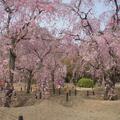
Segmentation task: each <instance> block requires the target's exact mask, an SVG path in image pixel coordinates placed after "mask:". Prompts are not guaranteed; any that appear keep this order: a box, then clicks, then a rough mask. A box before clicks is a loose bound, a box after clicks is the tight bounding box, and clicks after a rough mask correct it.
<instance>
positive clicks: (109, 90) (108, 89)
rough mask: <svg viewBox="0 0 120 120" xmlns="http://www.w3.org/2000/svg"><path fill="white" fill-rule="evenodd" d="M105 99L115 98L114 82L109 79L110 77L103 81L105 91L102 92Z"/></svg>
mask: <svg viewBox="0 0 120 120" xmlns="http://www.w3.org/2000/svg"><path fill="white" fill-rule="evenodd" d="M104 99H105V100H116V99H117V95H116V93H115V82H114V81H111V80H110V79H109V80H107V81H105V93H104Z"/></svg>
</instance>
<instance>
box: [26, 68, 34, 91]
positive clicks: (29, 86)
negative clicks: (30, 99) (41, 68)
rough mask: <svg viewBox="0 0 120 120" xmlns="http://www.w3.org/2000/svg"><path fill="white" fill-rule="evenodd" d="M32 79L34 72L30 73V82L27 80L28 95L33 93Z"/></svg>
mask: <svg viewBox="0 0 120 120" xmlns="http://www.w3.org/2000/svg"><path fill="white" fill-rule="evenodd" d="M32 78H33V74H32V70H31V71H29V77H28V80H27V91H26V92H27V93H30V91H31V84H32Z"/></svg>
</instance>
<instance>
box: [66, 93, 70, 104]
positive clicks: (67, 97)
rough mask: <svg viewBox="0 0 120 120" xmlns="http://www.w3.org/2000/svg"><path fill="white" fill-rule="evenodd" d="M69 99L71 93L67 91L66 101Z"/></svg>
mask: <svg viewBox="0 0 120 120" xmlns="http://www.w3.org/2000/svg"><path fill="white" fill-rule="evenodd" d="M68 100H69V93H68V92H67V93H66V102H68Z"/></svg>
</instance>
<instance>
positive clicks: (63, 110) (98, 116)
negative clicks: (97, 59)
mask: <svg viewBox="0 0 120 120" xmlns="http://www.w3.org/2000/svg"><path fill="white" fill-rule="evenodd" d="M19 115H23V117H24V120H120V100H117V101H104V100H100V99H97V100H96V99H94V97H87V96H86V97H85V95H81V94H78V95H77V96H74V94H72V96H71V97H70V98H69V102H65V96H64V95H61V96H58V95H56V96H54V97H51V98H49V99H47V100H38V101H36V102H35V104H34V105H32V106H23V107H14V108H3V107H1V108H0V120H18V119H17V118H18V116H19Z"/></svg>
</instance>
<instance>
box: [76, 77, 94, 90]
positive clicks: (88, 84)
mask: <svg viewBox="0 0 120 120" xmlns="http://www.w3.org/2000/svg"><path fill="white" fill-rule="evenodd" d="M78 86H79V87H84V88H93V87H94V81H93V80H92V79H90V78H81V79H80V80H79V81H78Z"/></svg>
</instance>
